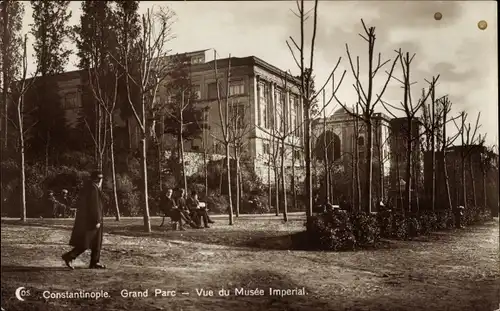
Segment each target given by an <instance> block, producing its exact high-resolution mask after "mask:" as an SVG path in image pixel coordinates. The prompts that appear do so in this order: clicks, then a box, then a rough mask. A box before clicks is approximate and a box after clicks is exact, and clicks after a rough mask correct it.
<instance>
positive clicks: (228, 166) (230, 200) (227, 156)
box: [226, 110, 233, 226]
mask: <svg viewBox="0 0 500 311" xmlns="http://www.w3.org/2000/svg"><path fill="white" fill-rule="evenodd" d="M226 115H227V110H226ZM226 124H228V123H226ZM226 169H227V192H228V199H229V225H230V226H232V225H233V200H232V194H231V162H230V158H229V143H228V142H226Z"/></svg>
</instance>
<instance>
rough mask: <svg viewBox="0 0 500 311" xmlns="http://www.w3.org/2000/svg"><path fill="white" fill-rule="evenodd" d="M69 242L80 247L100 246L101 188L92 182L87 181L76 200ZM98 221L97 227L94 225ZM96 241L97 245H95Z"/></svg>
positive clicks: (101, 230) (101, 227) (101, 228)
mask: <svg viewBox="0 0 500 311" xmlns="http://www.w3.org/2000/svg"><path fill="white" fill-rule="evenodd" d="M76 207H77V211H76V216H75V223H74V225H73V232H72V233H71V239H70V241H69V244H70V245H71V246H74V247H77V248H80V249H89V248H92V247H93V246H94V247H98V248H99V247H100V244H101V243H102V233H103V224H102V218H103V217H102V216H103V211H102V210H103V198H102V192H101V190H100V189H99V188H98V187H97V185H95V184H94V183H91V182H90V183H88V184H87V185H86V186H85V187H84V189H83V190H82V192H81V194H80V196H79V198H78V202H77V206H76ZM98 223H100V224H101V226H100V227H99V229H97V228H96V225H97V224H98ZM95 243H97V244H98V245H96V244H95Z"/></svg>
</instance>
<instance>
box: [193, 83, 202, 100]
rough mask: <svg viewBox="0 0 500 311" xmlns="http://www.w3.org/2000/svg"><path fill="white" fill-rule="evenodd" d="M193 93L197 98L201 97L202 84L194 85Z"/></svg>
mask: <svg viewBox="0 0 500 311" xmlns="http://www.w3.org/2000/svg"><path fill="white" fill-rule="evenodd" d="M193 95H194V96H195V98H196V100H200V99H201V86H200V85H193Z"/></svg>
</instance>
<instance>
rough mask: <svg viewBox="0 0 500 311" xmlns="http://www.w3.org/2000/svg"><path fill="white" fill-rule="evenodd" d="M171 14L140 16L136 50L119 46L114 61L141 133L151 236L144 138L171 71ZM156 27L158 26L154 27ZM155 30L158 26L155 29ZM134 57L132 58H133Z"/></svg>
mask: <svg viewBox="0 0 500 311" xmlns="http://www.w3.org/2000/svg"><path fill="white" fill-rule="evenodd" d="M173 17H174V12H173V11H171V10H170V9H168V8H164V7H161V8H160V10H158V11H154V10H150V9H148V10H147V12H146V14H144V15H142V25H141V26H142V34H141V38H140V39H139V41H138V42H137V47H136V49H135V50H133V51H131V49H130V46H129V45H125V46H122V51H121V53H122V54H123V56H122V57H120V58H119V59H121V60H123V61H120V60H118V58H117V57H113V58H114V60H115V61H116V62H117V63H118V64H119V65H120V66H121V67H123V69H124V71H125V75H126V76H125V86H126V91H127V101H128V103H129V106H130V108H131V110H132V112H133V114H134V117H135V120H136V122H137V125H138V127H139V130H140V135H141V137H140V144H141V178H142V194H143V211H144V228H145V230H146V231H147V232H151V223H150V219H149V204H148V173H147V138H148V135H149V134H150V131H151V129H153V128H154V127H155V124H154V123H152V124H151V123H150V122H148V120H147V114H148V110H149V109H152V108H153V107H154V106H155V104H156V99H157V98H156V94H157V92H158V89H159V87H160V85H161V84H162V83H163V82H164V80H165V79H166V78H167V76H168V74H169V71H170V63H169V60H168V58H167V54H168V53H169V52H170V51H169V50H168V49H167V46H166V45H167V43H168V42H169V41H170V40H171V39H172V35H171V29H172V23H173ZM156 23H158V24H159V25H155V24H156ZM157 26H159V27H158V28H157ZM134 53H135V54H134ZM134 59H138V60H139V66H138V68H137V72H135V71H134V70H133V67H135V66H134V65H135V64H133V63H131V62H132V61H133V60H134ZM132 86H134V87H136V88H138V90H139V100H138V105H137V106H136V104H135V101H134V100H135V98H133V93H132V90H131V88H132Z"/></svg>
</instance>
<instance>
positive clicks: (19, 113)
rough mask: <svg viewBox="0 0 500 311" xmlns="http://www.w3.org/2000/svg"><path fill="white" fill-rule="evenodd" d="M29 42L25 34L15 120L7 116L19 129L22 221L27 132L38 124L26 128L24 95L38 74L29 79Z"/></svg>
mask: <svg viewBox="0 0 500 311" xmlns="http://www.w3.org/2000/svg"><path fill="white" fill-rule="evenodd" d="M27 42H28V36H27V35H24V40H23V45H22V59H21V60H22V63H21V64H22V68H21V70H20V75H21V76H20V77H19V78H18V79H17V81H16V82H15V83H14V85H13V87H12V93H10V95H11V98H12V102H13V103H14V104H15V109H16V111H15V120H12V119H11V118H10V117H7V120H8V121H10V122H11V124H12V125H13V126H14V128H15V129H16V130H17V136H18V141H17V151H18V160H19V167H20V170H19V181H20V185H19V186H20V190H21V191H20V192H21V193H20V197H19V199H20V203H21V204H20V205H21V211H20V212H21V221H23V222H25V221H26V173H25V172H26V164H25V143H24V141H25V135H26V133H27V132H28V131H29V130H30V129H31V128H32V127H33V126H34V125H36V122H35V123H33V124H31V125H29V126H28V127H26V128H25V122H24V117H25V116H26V115H28V114H30V111H27V110H25V109H26V108H27V107H25V105H24V96H25V94H26V92H28V90H29V88H30V87H31V86H32V85H33V83H34V82H35V80H36V76H37V74H38V70H37V71H36V72H35V73H34V74H33V76H32V77H31V78H30V79H28V78H27V76H28V56H27Z"/></svg>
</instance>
